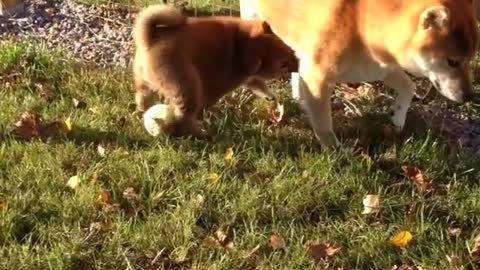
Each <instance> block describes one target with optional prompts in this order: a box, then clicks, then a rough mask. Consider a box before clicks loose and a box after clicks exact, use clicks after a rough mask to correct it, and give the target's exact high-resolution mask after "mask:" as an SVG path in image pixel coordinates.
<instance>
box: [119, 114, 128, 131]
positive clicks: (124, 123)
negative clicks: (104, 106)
mask: <svg viewBox="0 0 480 270" xmlns="http://www.w3.org/2000/svg"><path fill="white" fill-rule="evenodd" d="M117 125H118V126H119V127H121V128H124V127H126V126H127V118H126V117H125V116H122V117H120V118H118V120H117Z"/></svg>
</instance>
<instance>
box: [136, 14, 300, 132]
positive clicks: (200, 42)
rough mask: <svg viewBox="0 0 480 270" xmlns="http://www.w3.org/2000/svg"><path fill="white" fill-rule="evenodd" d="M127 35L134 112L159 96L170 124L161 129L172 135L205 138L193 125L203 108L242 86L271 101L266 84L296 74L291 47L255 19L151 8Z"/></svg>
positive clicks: (140, 17)
mask: <svg viewBox="0 0 480 270" xmlns="http://www.w3.org/2000/svg"><path fill="white" fill-rule="evenodd" d="M133 37H134V43H135V55H134V65H133V75H134V84H135V101H136V104H137V110H138V111H141V112H144V111H146V110H147V109H148V108H149V107H151V106H152V105H153V102H154V100H155V97H156V96H157V95H159V96H163V97H165V98H166V99H167V100H168V101H169V103H170V105H171V106H173V108H174V112H175V116H176V120H175V121H173V122H172V123H171V124H168V126H166V127H165V128H164V130H165V131H166V132H167V133H168V134H170V135H173V136H189V135H192V136H194V137H197V138H205V137H208V136H207V134H206V133H204V132H202V130H201V129H200V127H199V125H198V120H199V119H200V118H201V116H202V112H203V109H207V108H209V107H210V106H212V105H213V104H215V103H216V102H217V101H218V100H219V99H220V98H222V97H223V96H224V95H226V94H227V93H228V92H230V91H232V90H234V89H235V88H237V87H238V86H240V85H242V84H243V85H246V86H247V87H249V88H250V89H252V90H253V92H254V93H255V94H256V95H257V96H260V97H265V98H267V97H268V98H272V99H275V95H274V94H273V93H272V92H271V91H270V90H269V88H268V87H267V85H266V80H269V79H274V78H277V77H282V76H285V75H288V73H289V72H292V71H297V70H298V59H297V58H296V56H295V54H294V52H293V51H292V49H291V48H289V47H288V46H287V45H286V44H285V43H284V42H282V40H281V39H280V38H278V37H277V36H276V35H275V34H274V33H273V32H272V30H271V29H270V27H269V25H268V24H267V23H265V22H264V21H261V20H254V21H246V20H242V19H240V18H230V17H204V18H191V17H187V16H184V15H182V14H181V12H180V11H179V10H177V9H176V8H174V7H171V6H167V5H153V6H150V7H147V8H146V9H144V10H142V11H141V12H140V13H139V15H138V17H137V19H136V21H135V25H134V29H133Z"/></svg>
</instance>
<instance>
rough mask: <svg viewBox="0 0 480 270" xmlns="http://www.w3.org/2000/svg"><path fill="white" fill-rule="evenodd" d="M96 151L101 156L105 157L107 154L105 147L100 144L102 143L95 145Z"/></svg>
mask: <svg viewBox="0 0 480 270" xmlns="http://www.w3.org/2000/svg"><path fill="white" fill-rule="evenodd" d="M97 153H98V154H99V155H100V156H101V157H106V156H107V150H106V149H105V147H104V146H103V145H102V144H99V145H98V146H97Z"/></svg>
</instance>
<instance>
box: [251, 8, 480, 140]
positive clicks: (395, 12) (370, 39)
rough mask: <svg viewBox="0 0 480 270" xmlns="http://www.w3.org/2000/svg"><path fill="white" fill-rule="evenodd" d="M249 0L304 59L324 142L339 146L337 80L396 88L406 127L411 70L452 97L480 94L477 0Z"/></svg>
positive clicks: (306, 88)
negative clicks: (479, 87)
mask: <svg viewBox="0 0 480 270" xmlns="http://www.w3.org/2000/svg"><path fill="white" fill-rule="evenodd" d="M245 1H250V4H251V5H252V8H253V9H255V10H256V11H257V12H258V13H259V15H260V18H262V19H264V20H266V21H267V22H268V23H269V25H270V26H271V27H272V30H273V31H274V32H275V33H276V34H277V35H278V36H279V37H280V38H281V39H282V40H283V41H284V42H285V43H287V44H288V45H289V46H290V47H291V48H292V49H293V50H295V52H296V54H297V56H298V57H299V59H300V67H299V73H300V77H301V80H300V84H299V87H300V89H299V97H300V103H301V104H302V105H303V107H304V109H305V111H306V113H307V115H308V116H309V119H310V124H311V125H312V127H313V129H314V132H315V135H316V136H317V138H318V139H319V140H320V142H321V144H322V145H323V146H325V147H331V146H337V145H339V142H338V140H337V138H336V136H335V134H334V132H333V125H332V118H331V109H330V108H331V103H330V96H331V93H332V90H333V87H332V85H333V84H334V83H341V82H361V81H377V80H378V81H380V80H381V81H383V82H384V83H385V84H386V85H387V86H390V87H391V88H393V89H394V90H396V92H397V93H398V96H397V98H396V100H395V102H394V107H393V114H392V121H393V123H394V125H395V126H396V128H397V130H399V131H400V130H402V128H403V126H404V124H405V118H406V114H407V110H408V107H409V106H410V103H411V100H412V97H413V95H414V91H415V84H414V83H413V81H412V80H411V79H410V78H409V76H407V75H406V73H405V71H407V72H409V73H411V74H413V75H415V76H420V77H427V78H429V79H430V80H431V81H432V83H433V84H434V86H435V87H436V88H437V89H438V91H439V92H440V93H441V94H443V95H444V96H445V97H447V98H449V99H450V100H453V101H456V102H465V101H468V100H470V99H471V98H472V97H473V90H472V85H471V81H470V78H469V71H470V68H469V65H470V61H471V60H472V59H473V58H474V55H475V51H476V49H477V48H478V41H479V37H478V27H477V23H476V21H475V14H474V6H473V5H474V4H475V5H477V8H478V0H418V1H407V0H335V1H332V0H282V1H279V0H245ZM473 1H475V3H474V2H473Z"/></svg>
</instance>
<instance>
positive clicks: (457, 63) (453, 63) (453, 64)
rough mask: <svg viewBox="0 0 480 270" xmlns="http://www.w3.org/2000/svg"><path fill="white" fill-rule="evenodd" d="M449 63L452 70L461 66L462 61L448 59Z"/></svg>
mask: <svg viewBox="0 0 480 270" xmlns="http://www.w3.org/2000/svg"><path fill="white" fill-rule="evenodd" d="M447 63H448V66H449V67H451V68H458V67H459V66H460V64H461V63H460V61H458V60H454V59H451V58H447Z"/></svg>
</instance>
